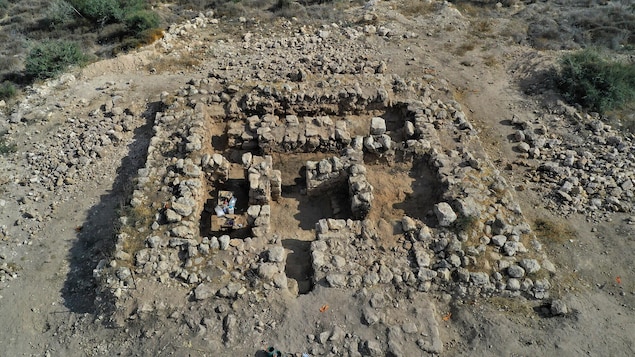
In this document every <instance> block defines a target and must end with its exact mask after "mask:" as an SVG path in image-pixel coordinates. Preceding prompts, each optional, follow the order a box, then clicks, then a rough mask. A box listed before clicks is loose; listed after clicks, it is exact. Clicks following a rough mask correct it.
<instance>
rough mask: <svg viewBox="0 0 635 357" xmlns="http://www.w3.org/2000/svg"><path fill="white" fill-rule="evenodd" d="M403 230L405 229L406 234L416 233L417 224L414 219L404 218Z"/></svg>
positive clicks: (402, 219) (402, 220) (402, 222)
mask: <svg viewBox="0 0 635 357" xmlns="http://www.w3.org/2000/svg"><path fill="white" fill-rule="evenodd" d="M401 229H403V231H404V232H412V231H415V230H416V229H417V223H416V222H415V221H414V219H412V218H410V217H408V216H403V218H401Z"/></svg>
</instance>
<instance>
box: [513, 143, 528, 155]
mask: <svg viewBox="0 0 635 357" xmlns="http://www.w3.org/2000/svg"><path fill="white" fill-rule="evenodd" d="M516 148H517V149H518V151H520V152H522V153H526V152H529V149H531V146H529V144H527V143H525V142H522V143H520V144H518V145H517V146H516Z"/></svg>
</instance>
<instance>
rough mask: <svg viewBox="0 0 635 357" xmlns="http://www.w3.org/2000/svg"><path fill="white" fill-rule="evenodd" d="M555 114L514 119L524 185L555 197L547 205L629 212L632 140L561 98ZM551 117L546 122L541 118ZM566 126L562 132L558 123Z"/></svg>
mask: <svg viewBox="0 0 635 357" xmlns="http://www.w3.org/2000/svg"><path fill="white" fill-rule="evenodd" d="M556 109H557V110H554V114H550V115H545V117H544V118H541V119H540V120H536V122H532V121H525V120H520V119H518V118H514V119H513V120H512V122H511V124H512V125H513V126H514V127H515V128H517V130H516V131H515V133H514V139H515V140H516V141H517V142H518V144H517V149H518V151H519V153H520V154H519V156H520V157H521V158H523V159H525V161H524V162H522V163H521V164H522V166H528V167H530V168H532V169H533V170H531V171H527V173H526V177H527V184H528V185H531V186H534V185H535V183H539V184H540V186H541V188H540V190H542V191H543V192H545V194H547V195H550V196H551V197H552V198H555V201H554V202H552V203H551V206H552V207H551V208H553V209H557V210H558V211H559V212H563V213H565V214H570V213H575V212H580V213H584V214H586V215H588V216H591V217H598V216H599V215H602V211H603V210H609V211H618V212H631V211H632V210H633V198H634V197H635V154H634V153H635V141H633V136H632V134H630V135H629V134H626V135H624V133H620V132H618V131H617V130H615V129H613V128H612V127H611V126H609V125H607V124H605V123H604V122H602V121H601V120H599V118H597V117H592V116H589V115H585V116H581V115H580V114H579V113H578V112H577V111H575V109H573V108H571V107H568V106H566V105H565V104H563V103H560V104H559V106H558V107H557V108H556ZM548 120H549V121H551V122H553V124H552V125H550V126H549V128H548V127H547V125H546V124H545V122H547V121H548ZM564 125H566V126H567V127H568V129H567V131H569V132H570V131H572V130H571V126H573V127H574V130H573V132H575V135H574V134H567V136H566V137H563V136H561V135H560V134H559V133H558V128H561V127H562V126H564Z"/></svg>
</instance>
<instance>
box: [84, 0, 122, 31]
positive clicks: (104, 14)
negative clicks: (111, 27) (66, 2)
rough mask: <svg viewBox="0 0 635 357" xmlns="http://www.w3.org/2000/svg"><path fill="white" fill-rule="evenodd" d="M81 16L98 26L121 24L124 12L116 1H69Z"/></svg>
mask: <svg viewBox="0 0 635 357" xmlns="http://www.w3.org/2000/svg"><path fill="white" fill-rule="evenodd" d="M71 4H72V5H73V6H74V7H75V9H77V11H79V12H80V13H81V14H82V16H84V17H86V18H88V19H90V20H92V21H94V22H96V23H98V24H100V25H104V24H107V23H113V22H121V20H123V18H124V10H123V8H122V7H121V4H120V2H119V1H118V0H71Z"/></svg>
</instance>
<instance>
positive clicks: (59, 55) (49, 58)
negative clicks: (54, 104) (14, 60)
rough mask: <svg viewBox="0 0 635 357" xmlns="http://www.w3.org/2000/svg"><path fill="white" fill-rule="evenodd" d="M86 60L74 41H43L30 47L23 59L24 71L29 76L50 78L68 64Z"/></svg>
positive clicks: (63, 69)
mask: <svg viewBox="0 0 635 357" xmlns="http://www.w3.org/2000/svg"><path fill="white" fill-rule="evenodd" d="M86 60H87V58H86V56H85V55H84V54H83V53H82V50H81V49H80V48H79V45H77V44H76V43H74V42H69V41H51V42H45V43H40V44H38V45H37V46H35V47H34V48H32V49H31V51H30V52H29V54H28V55H27V58H26V60H25V64H24V65H25V70H24V71H25V74H26V75H27V76H28V77H31V78H37V79H44V78H50V77H54V76H56V75H58V74H60V73H62V72H64V71H65V70H66V69H67V68H68V67H69V66H71V65H78V64H83V63H85V62H86Z"/></svg>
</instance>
